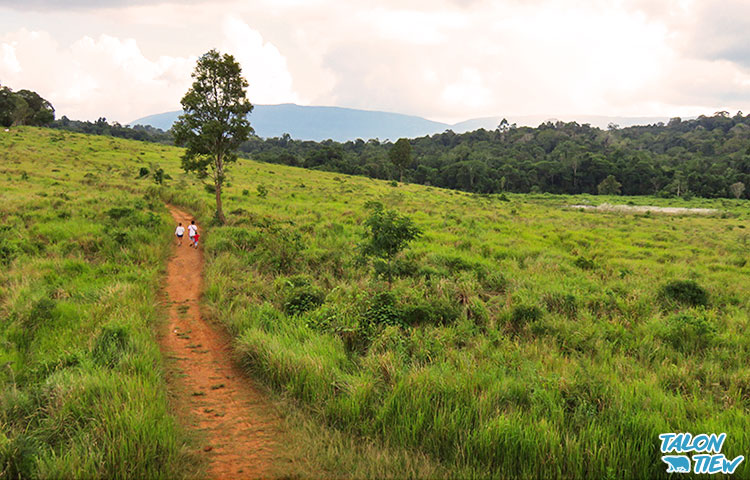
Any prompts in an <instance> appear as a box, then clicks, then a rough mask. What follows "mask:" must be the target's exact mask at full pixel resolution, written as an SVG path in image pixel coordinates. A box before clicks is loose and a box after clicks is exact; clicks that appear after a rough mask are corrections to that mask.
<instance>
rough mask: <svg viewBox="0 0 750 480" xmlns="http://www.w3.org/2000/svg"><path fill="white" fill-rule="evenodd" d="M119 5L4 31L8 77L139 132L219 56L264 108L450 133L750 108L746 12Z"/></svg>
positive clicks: (734, 6) (691, 1)
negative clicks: (496, 120)
mask: <svg viewBox="0 0 750 480" xmlns="http://www.w3.org/2000/svg"><path fill="white" fill-rule="evenodd" d="M34 1H35V2H37V3H40V2H43V0H34ZM77 1H79V0H77ZM79 3H81V4H83V3H85V2H84V0H80V1H79ZM116 3H117V2H113V3H110V4H109V5H111V8H107V9H97V8H92V9H88V10H86V9H83V10H86V11H85V12H84V11H83V10H82V11H81V13H80V15H84V14H85V15H87V16H86V17H85V19H86V21H81V22H74V21H73V20H74V19H75V18H77V17H76V15H79V13H78V12H79V11H78V10H74V11H72V12H67V13H66V15H67V16H66V18H67V19H69V21H67V22H65V24H60V25H59V26H56V25H54V19H55V18H57V17H56V15H59V12H58V13H45V12H43V11H35V12H32V13H28V15H27V16H25V17H24V15H26V14H24V13H23V12H19V11H17V12H15V13H14V16H13V18H14V19H19V20H15V21H16V22H17V25H16V26H15V27H14V28H7V25H3V20H2V18H0V27H3V29H2V30H0V31H5V32H14V33H8V34H0V80H1V81H3V82H4V83H8V84H11V86H12V87H13V88H32V89H36V90H38V91H39V92H40V93H41V94H42V95H45V94H46V96H47V97H48V98H49V99H50V100H51V101H52V102H53V104H55V106H56V107H57V108H58V111H59V112H60V113H61V114H62V113H68V114H69V115H70V116H71V117H77V118H96V117H97V116H99V115H106V116H107V117H108V118H112V119H118V120H124V121H128V120H132V119H133V118H136V117H139V116H142V115H146V114H150V113H156V112H161V111H167V110H174V109H177V108H179V104H178V102H179V99H180V97H181V95H182V94H183V93H184V92H185V90H186V89H187V87H188V86H189V84H190V77H189V74H190V72H191V71H192V68H193V66H194V61H195V58H196V56H197V55H200V54H201V53H203V52H205V51H207V50H208V49H209V48H212V47H214V46H218V47H219V48H220V50H222V51H226V52H229V53H232V54H234V55H235V58H237V60H238V61H239V62H240V63H241V64H242V67H243V73H244V75H245V76H246V78H247V79H248V82H249V84H250V87H249V97H250V100H251V101H252V102H253V103H281V102H298V103H314V104H327V105H341V106H350V107H360V108H369V109H376V110H390V111H396V112H402V113H410V114H418V115H423V116H426V117H428V118H434V119H437V120H446V121H454V120H456V121H457V120H462V119H465V118H470V117H478V116H489V115H508V116H509V115H521V114H540V115H549V116H554V115H563V114H604V115H607V114H610V115H646V114H648V115H672V114H678V115H688V114H696V113H709V114H710V113H712V112H713V111H714V110H716V109H719V108H728V109H742V110H743V111H748V110H750V70H749V69H750V49H748V48H747V47H746V46H747V45H750V33H748V32H750V24H748V23H747V20H746V19H747V18H750V17H748V14H750V8H748V7H747V2H745V1H744V0H724V1H719V0H663V1H659V2H654V1H648V0H611V1H604V2H603V1H600V0H577V1H572V0H570V1H568V0H497V1H494V0H407V1H403V0H398V1H397V0H383V1H381V2H378V3H377V7H373V4H372V3H371V2H366V1H364V0H352V1H350V2H334V1H333V0H315V1H314V2H313V1H302V0H283V1H276V0H262V1H261V0H258V1H256V2H246V1H242V0H217V1H214V2H210V3H209V2H199V1H196V2H193V3H184V2H182V3H162V4H159V5H152V4H150V3H141V4H140V5H137V6H127V7H122V8H117V7H116V6H114V5H115V4H116ZM0 5H1V4H0ZM0 9H2V7H0ZM0 17H2V13H1V12H0ZM8 18H10V17H8ZM24 18H25V19H26V21H25V22H22V21H21V20H20V19H24ZM81 18H84V17H81ZM42 21H44V22H46V23H43V24H42V23H39V22H42ZM35 22H36V23H35ZM36 24H39V25H43V26H42V27H38V28H37V27H33V25H36ZM22 26H26V27H27V29H26V30H25V29H23V28H21V27H22ZM34 28H36V30H38V31H39V32H40V33H38V34H36V37H34V34H32V33H31V32H30V31H29V30H32V29H34ZM97 28H99V29H98V30H97ZM45 31H46V32H48V33H44V32H45ZM101 32H105V33H106V35H101ZM60 38H67V39H68V40H67V41H65V42H63V40H59V41H58V40H57V39H60ZM70 39H72V40H70ZM133 39H135V40H133ZM58 42H59V43H61V44H58ZM688 111H689V112H688Z"/></svg>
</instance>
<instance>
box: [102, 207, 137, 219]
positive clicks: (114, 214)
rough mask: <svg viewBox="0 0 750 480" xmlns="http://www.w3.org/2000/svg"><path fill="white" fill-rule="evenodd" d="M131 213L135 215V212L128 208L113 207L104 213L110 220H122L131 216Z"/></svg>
mask: <svg viewBox="0 0 750 480" xmlns="http://www.w3.org/2000/svg"><path fill="white" fill-rule="evenodd" d="M133 213H135V210H133V209H132V208H128V207H113V208H110V209H109V210H107V211H106V214H107V216H108V217H109V218H111V219H112V220H122V219H123V218H126V217H129V216H131V215H133Z"/></svg>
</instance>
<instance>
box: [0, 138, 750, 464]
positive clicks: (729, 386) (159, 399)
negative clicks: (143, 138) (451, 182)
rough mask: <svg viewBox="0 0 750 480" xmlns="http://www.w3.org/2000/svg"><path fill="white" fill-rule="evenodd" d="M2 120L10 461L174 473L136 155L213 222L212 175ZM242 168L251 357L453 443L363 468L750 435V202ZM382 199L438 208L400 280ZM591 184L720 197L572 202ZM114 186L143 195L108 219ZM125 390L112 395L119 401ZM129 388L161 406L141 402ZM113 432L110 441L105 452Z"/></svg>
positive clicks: (169, 159)
mask: <svg viewBox="0 0 750 480" xmlns="http://www.w3.org/2000/svg"><path fill="white" fill-rule="evenodd" d="M5 135H6V136H5V137H3V136H0V147H2V152H3V153H2V155H4V157H3V158H4V161H3V165H2V170H3V171H2V172H0V173H1V176H0V181H2V182H3V185H4V186H6V185H7V188H4V190H3V205H2V212H3V215H4V217H5V221H4V223H3V224H4V225H10V227H11V228H10V229H9V231H7V232H3V235H2V242H4V243H0V245H6V244H7V245H11V247H8V248H10V250H11V251H13V252H15V253H12V254H10V256H9V259H8V260H4V261H5V262H7V263H5V264H4V267H3V269H2V274H1V276H0V279H2V282H1V283H0V287H1V288H2V290H0V302H1V303H0V305H1V306H2V313H3V317H4V318H5V320H4V322H3V324H2V330H0V332H1V333H0V339H2V342H3V343H2V344H0V348H2V350H1V352H2V353H1V355H2V362H3V364H6V363H8V364H9V365H10V367H5V368H4V370H3V372H2V373H1V374H0V375H2V376H0V378H1V379H2V381H3V387H4V388H3V392H4V393H3V397H2V399H3V400H2V402H3V403H2V410H1V411H2V415H3V416H2V417H0V421H2V422H3V424H4V425H3V428H2V430H0V431H2V432H9V433H3V435H4V436H1V437H0V452H2V455H3V457H1V458H2V459H3V461H4V465H5V468H8V465H10V468H13V469H15V470H13V472H17V471H19V469H23V468H25V469H29V470H21V471H22V472H27V471H29V472H34V473H36V474H37V476H55V474H54V473H55V472H63V473H66V472H73V473H77V472H85V473H88V472H94V474H99V475H102V476H106V474H108V473H112V472H113V473H112V474H113V475H117V474H118V473H119V474H121V475H124V474H125V473H126V472H125V471H124V470H123V469H125V468H132V469H133V470H131V471H132V472H133V474H134V475H137V474H139V473H143V475H148V476H158V475H159V474H162V475H166V473H165V472H168V471H169V470H168V469H169V468H170V467H169V466H168V465H176V464H178V463H179V462H180V461H182V460H180V459H181V458H182V457H180V455H179V444H178V443H177V442H176V441H175V440H174V438H175V437H174V435H173V432H174V431H173V430H172V429H173V428H174V427H173V426H172V424H171V420H170V419H169V417H168V416H167V415H166V414H164V413H163V409H164V408H165V407H164V405H165V400H164V397H163V393H161V392H163V390H160V388H161V386H162V385H161V382H162V380H161V377H160V375H159V373H158V372H159V369H158V351H157V350H156V349H155V347H154V346H153V341H152V338H151V335H152V333H151V332H152V330H151V329H150V328H149V326H148V325H149V324H150V323H151V322H152V321H153V320H154V318H155V316H156V313H155V311H154V307H153V304H154V298H153V295H154V293H153V291H154V290H155V289H154V286H155V281H156V279H157V277H158V274H157V273H158V268H159V267H160V266H161V265H162V263H163V255H164V252H165V245H164V242H165V241H166V238H168V237H169V236H170V235H171V230H169V229H168V228H167V227H165V226H164V222H165V216H164V210H163V208H162V207H161V205H159V204H158V200H157V199H155V195H156V194H157V190H155V189H154V188H148V185H154V182H153V181H152V180H151V179H150V178H145V179H139V180H136V179H135V177H137V176H138V171H139V169H140V167H147V168H149V169H150V170H153V167H152V166H151V165H150V164H152V163H159V164H160V165H161V167H163V168H164V170H165V171H166V173H167V174H168V175H169V176H170V177H171V178H170V179H167V180H166V181H165V184H166V186H164V187H161V188H160V189H158V194H159V195H161V197H162V198H163V199H166V200H169V201H172V202H174V203H176V204H178V205H181V206H183V207H186V208H190V209H191V210H192V211H194V212H196V214H197V215H198V218H199V219H202V220H203V222H204V225H208V223H209V220H210V218H211V216H212V215H211V207H212V205H213V203H212V202H213V195H212V194H211V193H209V192H207V191H205V190H204V189H203V188H202V186H201V185H200V184H198V183H197V182H196V181H195V180H193V179H192V178H191V177H187V176H185V175H183V174H182V173H180V172H179V168H178V167H179V160H178V158H179V154H180V151H179V150H178V149H173V148H168V147H161V146H155V145H147V144H141V143H136V142H126V141H117V140H111V139H106V138H97V137H85V136H80V135H70V134H62V133H57V132H50V131H46V130H33V129H22V130H17V131H14V132H12V133H11V134H10V135H9V134H5ZM16 161H19V162H21V163H18V164H17V163H14V162H16ZM54 170H59V171H54ZM24 172H26V175H24ZM66 175H68V177H66ZM228 181H229V185H227V187H226V189H225V197H224V198H225V210H226V211H227V213H228V217H229V224H228V225H226V226H223V227H212V228H211V229H210V230H209V231H207V232H206V235H205V236H204V237H202V239H201V240H204V239H205V240H206V241H205V243H204V246H205V247H204V248H205V250H206V259H207V266H206V268H207V276H206V280H205V303H206V310H207V312H206V313H208V314H209V315H210V316H212V317H214V318H215V319H217V320H219V321H221V322H222V323H223V324H224V325H226V327H227V328H228V330H229V331H230V332H231V333H232V334H233V335H234V336H235V337H236V348H237V350H238V352H239V353H240V355H241V356H242V358H243V359H244V361H245V363H246V365H247V366H248V369H249V370H250V371H252V372H253V374H254V375H255V376H256V377H257V378H260V379H262V380H263V381H265V382H266V383H267V384H268V385H269V386H271V387H273V388H274V389H276V390H277V391H278V392H280V393H281V394H282V395H284V396H286V397H287V398H289V399H290V400H292V401H294V402H297V403H298V404H299V405H301V406H302V408H304V409H305V410H306V411H307V412H308V413H311V414H312V415H313V417H315V418H318V419H320V420H322V421H324V422H325V423H326V424H328V425H329V426H331V427H334V428H335V431H340V432H342V433H343V434H344V435H348V436H351V437H353V438H356V437H360V436H361V437H366V438H371V439H375V440H376V441H378V442H380V443H382V444H385V445H387V446H388V447H389V448H390V449H404V450H406V451H408V450H412V451H416V452H422V453H424V454H426V455H427V456H428V457H429V458H431V459H432V461H433V462H434V463H435V464H436V465H439V467H437V466H436V467H434V468H431V467H429V466H425V463H424V462H420V463H419V464H418V465H417V464H416V463H414V462H412V463H410V462H408V461H403V462H402V464H401V465H400V470H394V469H393V464H391V465H390V466H389V467H387V468H384V469H383V470H372V469H369V470H368V469H367V468H366V467H362V469H361V470H350V471H349V473H350V474H351V475H352V476H363V475H367V474H370V475H372V474H380V475H387V474H392V472H394V471H395V472H397V474H398V475H400V476H435V475H437V474H444V472H446V470H444V469H447V473H445V474H446V475H448V476H456V475H461V476H475V477H526V478H529V477H545V478H551V477H552V478H554V477H576V478H583V477H591V478H603V477H611V478H627V477H659V476H666V474H665V473H664V472H665V470H666V468H665V465H664V464H663V463H662V462H661V461H660V459H659V457H660V453H659V449H658V445H659V442H658V435H659V433H663V432H671V431H690V432H693V433H703V432H705V433H712V432H717V433H719V432H726V433H727V434H728V439H727V442H726V446H725V448H724V452H723V453H725V454H726V455H727V457H729V458H734V457H735V456H737V455H746V454H747V452H750V433H749V432H750V370H748V368H747V358H748V353H749V350H750V334H748V333H747V326H748V325H747V324H748V313H749V312H750V281H748V274H749V273H750V265H748V257H749V253H748V243H750V231H749V230H750V229H749V228H748V219H749V218H750V215H749V214H748V203H747V202H737V201H728V200H715V201H714V200H701V199H694V200H691V201H688V202H685V201H669V200H664V199H654V198H645V197H633V198H623V197H596V196H552V195H508V198H507V200H509V201H504V200H503V198H502V197H499V196H477V195H471V194H466V193H460V192H453V191H447V190H441V189H436V188H429V187H424V186H418V185H403V184H391V183H389V182H382V181H375V180H370V179H366V178H360V177H349V176H345V175H335V174H329V173H323V172H315V171H310V170H301V169H294V168H289V167H283V166H278V165H269V164H261V163H255V162H252V161H249V160H240V163H239V164H238V165H234V166H233V169H232V170H231V171H230V174H229V178H228ZM56 182H57V184H55V183H56ZM147 191H151V192H152V194H153V195H151V196H148V195H147V196H145V197H144V193H145V192H147ZM61 195H66V196H67V197H62V196H61ZM369 200H377V201H380V202H382V203H383V204H384V205H385V206H386V207H387V208H392V209H396V210H398V211H400V212H401V213H403V214H406V215H408V216H410V217H411V218H412V219H413V220H414V221H415V222H416V224H417V225H419V226H420V227H421V228H422V230H423V231H424V235H423V236H422V237H421V238H420V239H419V240H417V241H415V242H414V243H412V244H411V246H410V248H409V249H407V251H406V252H405V253H404V254H403V255H401V256H400V257H399V258H398V259H397V260H396V264H395V266H396V269H397V275H396V277H395V278H394V281H393V282H392V285H390V286H389V285H388V284H387V283H386V282H384V281H382V280H378V279H375V278H374V277H373V272H372V268H371V267H369V266H368V265H367V264H364V263H362V262H361V261H360V259H359V254H358V250H357V245H358V244H359V243H360V242H361V236H362V234H363V233H364V231H365V227H364V224H363V223H364V221H365V219H366V218H367V216H368V214H369V212H368V211H367V210H366V209H365V207H364V204H365V202H366V201H369ZM56 202H58V203H56ZM587 202H588V203H592V204H599V203H603V202H609V203H613V204H621V203H627V204H633V205H657V206H663V207H670V206H676V207H692V208H716V209H718V210H719V212H720V213H719V214H717V215H711V216H681V215H673V216H668V215H660V214H656V213H653V212H646V213H636V214H630V213H615V212H594V211H580V210H578V209H570V208H565V207H566V206H567V205H575V204H585V203H587ZM115 205H117V206H123V207H126V208H131V209H133V211H132V212H131V211H128V212H124V213H123V215H125V216H124V217H123V218H122V219H117V218H113V214H114V216H115V217H117V216H118V215H119V214H118V213H117V212H112V211H111V209H112V208H113V207H114V206H115ZM66 212H67V213H66ZM149 212H151V213H150V214H149ZM59 215H63V217H62V218H61V217H59ZM66 215H67V217H66ZM149 222H153V224H151V223H149ZM122 225H128V227H127V228H123V227H122ZM66 232H67V233H66ZM120 234H124V235H126V237H125V238H124V241H125V242H126V243H125V244H124V246H123V245H122V244H120V243H119V241H118V238H117V235H120ZM159 235H161V237H160V236H159ZM92 245H93V246H92ZM3 251H4V250H3ZM71 262H72V263H74V264H75V265H79V266H77V267H75V268H72V269H71V268H70V267H68V268H65V266H66V265H67V264H68V263H71ZM101 269H104V271H101V273H100V270H101ZM48 277H49V278H50V279H51V280H49V279H48ZM55 279H57V280H55ZM675 281H687V283H670V282H675ZM50 282H51V283H50ZM55 282H57V283H55ZM40 302H41V303H40ZM35 308H37V309H38V310H36V311H35V310H34V309H35ZM45 309H46V310H45ZM67 309H70V310H67ZM71 310H72V311H75V312H76V314H75V315H72V314H69V313H68V314H66V312H69V311H71ZM46 311H48V312H49V313H44V312H46ZM32 312H34V313H33V314H32ZM37 318H41V319H42V320H39V321H36V320H30V319H37ZM71 318H72V319H74V320H71ZM24 322H27V323H28V322H31V324H27V323H24ZM123 330H124V331H125V332H127V333H126V334H121V333H111V332H121V331H123ZM29 332H31V333H29ZM121 337H123V338H126V339H127V341H126V342H124V343H122V342H120V340H111V338H115V339H119V338H121ZM108 339H110V340H108ZM118 342H120V343H118ZM99 345H115V346H105V347H100V346H99ZM98 352H99V353H98ZM102 352H104V353H102ZM107 352H116V353H107ZM102 358H104V360H102ZM110 358H114V360H111V359H110ZM108 359H109V360H108ZM155 366H157V368H154V367H155ZM136 384H137V385H138V386H137V387H136V386H135V385H136ZM5 385H8V386H9V388H5ZM76 389H77V390H76ZM87 389H88V390H87ZM71 391H73V392H75V394H72V393H70V392H71ZM81 391H84V392H94V393H89V394H86V395H82V394H80V393H79V392H81ZM5 392H9V393H5ZM102 392H106V393H102ZM127 395H130V396H131V398H130V400H129V401H127V402H126V401H124V400H123V399H124V398H127ZM123 404H126V405H127V408H123V407H122V405H123ZM115 406H119V410H114V408H115ZM107 408H110V409H113V410H111V412H116V415H115V413H112V414H111V417H107V416H106V415H102V414H100V412H99V409H107ZM131 408H132V409H134V410H138V411H139V414H140V413H141V412H145V413H143V415H145V416H148V415H152V417H151V418H152V420H151V421H149V422H144V424H143V425H141V424H138V423H137V422H136V418H135V415H133V417H132V421H130V420H129V421H126V420H125V419H127V418H131V417H130V416H129V415H128V413H127V412H129V411H130V410H129V409H131ZM160 412H161V413H160ZM102 418H109V419H110V420H107V421H106V422H105V421H103V420H101V419H102ZM137 418H141V417H140V416H138V417H137ZM6 425H7V426H6ZM153 425H157V427H153V428H152V430H148V431H146V430H142V429H141V428H143V429H145V428H146V426H153ZM28 432H30V433H28ZM138 435H149V436H152V437H149V438H158V439H162V440H163V441H162V443H159V442H158V441H156V442H154V441H151V442H150V443H148V442H141V441H135V440H132V439H133V438H138ZM334 436H335V435H333V434H331V437H334ZM103 438H104V439H106V440H102V439H103ZM106 442H111V443H106ZM118 442H122V446H120V447H119V448H118V449H114V448H112V449H109V450H108V449H107V448H101V447H100V446H101V445H102V444H103V443H106V444H107V445H116V444H118ZM144 443H145V445H144ZM93 445H97V448H95V447H94V446H93ZM157 446H160V447H158V448H157ZM24 448H34V449H36V450H35V451H36V452H39V458H40V460H34V461H33V462H31V464H29V465H18V464H17V463H13V462H14V461H15V460H14V459H18V458H35V457H34V456H24V455H23V453H19V452H23V450H22V449H24ZM76 448H78V449H82V450H79V452H83V453H82V454H78V455H75V456H74V455H72V454H69V453H68V452H72V451H74V449H76ZM138 448H140V450H138ZM87 449H90V450H91V451H90V452H89V450H87ZM106 452H110V454H111V455H112V457H111V463H107V462H106V461H105V460H107V459H109V458H110V457H106V458H105V460H97V459H101V458H102V455H107V453H106ZM159 455H161V456H159ZM397 456H398V455H396V457H397ZM90 458H94V459H95V460H88V459H90ZM135 458H138V459H140V460H139V461H137V462H134V463H130V462H131V461H133V459H135ZM154 458H160V459H162V461H158V462H157V461H151V459H154ZM399 458H402V459H403V457H399ZM165 459H166V460H165ZM365 461H366V460H363V462H365ZM76 462H78V463H76ZM88 462H91V463H92V465H91V466H87V465H85V463H88ZM331 462H332V463H333V462H335V459H334V458H331ZM102 465H111V467H110V468H111V471H106V472H105V471H103V470H101V469H103V468H104V467H102ZM335 467H336V465H331V468H332V469H335ZM87 468H89V470H87ZM94 468H99V469H100V470H91V469H94ZM144 468H151V469H152V470H148V471H143V470H137V469H144ZM160 468H161V470H160ZM352 468H355V469H356V468H359V467H356V466H354V467H352ZM747 468H748V467H747V466H746V465H745V464H744V463H743V464H742V465H741V466H740V467H739V470H738V471H737V475H738V476H748V474H747V473H746V472H747V471H748V470H747ZM50 472H52V473H50ZM129 472H130V471H129ZM45 474H46V475H45Z"/></svg>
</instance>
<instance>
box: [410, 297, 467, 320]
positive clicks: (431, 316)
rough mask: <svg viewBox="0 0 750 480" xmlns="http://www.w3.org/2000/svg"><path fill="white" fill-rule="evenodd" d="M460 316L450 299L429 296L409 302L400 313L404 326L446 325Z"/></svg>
mask: <svg viewBox="0 0 750 480" xmlns="http://www.w3.org/2000/svg"><path fill="white" fill-rule="evenodd" d="M460 315H461V309H460V307H459V306H458V304H456V303H455V302H452V301H451V300H450V299H448V298H446V297H444V296H439V295H431V296H429V298H420V299H416V300H411V301H410V303H409V304H408V305H405V306H404V307H403V308H402V311H401V317H402V319H403V322H404V324H406V325H412V326H415V325H448V324H450V323H453V322H455V321H456V320H457V319H458V317H459V316H460Z"/></svg>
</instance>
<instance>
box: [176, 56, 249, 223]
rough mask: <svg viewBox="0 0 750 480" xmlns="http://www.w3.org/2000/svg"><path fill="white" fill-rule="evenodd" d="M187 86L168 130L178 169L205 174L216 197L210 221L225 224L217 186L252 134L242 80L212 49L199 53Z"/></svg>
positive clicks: (233, 62) (229, 58)
mask: <svg viewBox="0 0 750 480" xmlns="http://www.w3.org/2000/svg"><path fill="white" fill-rule="evenodd" d="M192 76H193V79H194V81H193V85H192V86H191V87H190V89H189V90H188V91H187V93H186V94H185V96H184V97H182V101H181V103H182V109H183V111H184V113H183V114H182V115H180V118H179V120H178V121H177V122H176V123H175V124H174V126H173V127H172V131H173V133H174V137H175V143H176V144H177V145H183V146H185V147H186V149H185V153H184V154H183V156H182V168H183V169H184V170H185V171H186V172H195V173H196V174H197V175H198V177H199V178H206V177H208V176H209V175H210V176H211V177H212V179H213V187H214V191H215V193H216V220H217V221H218V222H219V223H220V224H223V223H225V222H226V218H225V217H224V212H223V210H222V208H221V187H222V185H223V184H224V179H225V175H226V168H227V165H228V164H229V163H232V162H235V161H236V160H237V149H238V147H239V146H240V144H241V143H242V142H244V141H245V140H247V138H248V136H249V135H250V133H252V131H253V129H252V127H251V126H250V121H249V120H248V119H247V115H248V114H249V113H250V112H251V111H252V110H253V105H252V104H251V103H250V101H249V100H248V99H247V97H246V94H245V90H246V88H247V80H245V79H244V78H243V77H242V69H241V68H240V64H239V63H237V61H236V60H235V59H234V57H233V56H232V55H229V54H223V55H222V54H220V53H219V52H218V51H216V50H210V51H208V52H207V53H204V54H203V55H202V56H201V57H200V58H199V59H198V64H197V65H196V67H195V71H194V72H193V75H192Z"/></svg>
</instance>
